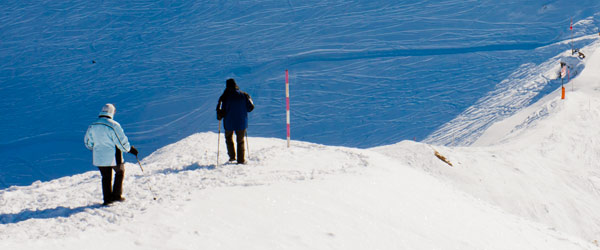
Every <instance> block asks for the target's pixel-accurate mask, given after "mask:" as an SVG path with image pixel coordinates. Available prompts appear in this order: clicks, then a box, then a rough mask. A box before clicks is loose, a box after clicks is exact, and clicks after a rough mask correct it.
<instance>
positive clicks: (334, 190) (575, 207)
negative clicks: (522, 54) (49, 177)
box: [0, 50, 600, 249]
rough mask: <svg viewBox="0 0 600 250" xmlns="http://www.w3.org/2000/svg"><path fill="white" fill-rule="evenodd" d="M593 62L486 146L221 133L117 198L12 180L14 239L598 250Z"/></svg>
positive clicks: (149, 171) (0, 205)
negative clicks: (231, 155)
mask: <svg viewBox="0 0 600 250" xmlns="http://www.w3.org/2000/svg"><path fill="white" fill-rule="evenodd" d="M585 63H586V68H585V70H584V71H583V72H582V73H581V74H580V75H579V77H578V78H576V79H575V80H574V81H572V83H571V84H574V85H575V86H570V85H568V86H567V88H568V89H572V90H571V91H569V92H568V93H567V99H566V100H560V97H559V95H558V92H553V93H551V94H550V95H549V96H548V97H546V98H542V99H540V100H539V101H538V102H536V103H535V104H533V105H532V106H531V107H530V108H528V109H525V110H523V111H521V112H519V113H517V114H516V115H515V116H511V117H509V118H507V119H505V120H504V121H502V122H499V123H497V124H496V125H494V126H492V127H491V128H490V129H488V130H487V131H486V133H484V135H483V136H482V137H481V139H480V141H478V142H477V145H478V146H472V147H443V146H431V145H428V144H423V143H418V142H412V141H404V142H401V143H398V144H395V145H389V146H384V147H378V148H372V149H356V148H347V147H333V146H323V145H319V144H313V143H307V142H300V141H293V143H292V147H291V148H286V146H285V141H283V140H280V139H272V138H259V137H250V138H249V140H250V141H249V142H250V143H249V144H250V149H249V154H248V155H249V156H248V158H249V160H250V163H249V164H248V165H242V166H240V165H219V166H216V156H217V153H218V152H217V150H216V147H215V146H216V145H215V144H216V143H217V141H218V140H217V134H215V133H210V132H209V133H199V134H194V135H192V136H189V137H187V138H185V139H183V140H181V141H179V142H177V143H174V144H171V145H169V146H166V147H164V148H162V149H160V150H158V151H156V152H154V153H153V154H152V155H150V156H148V157H146V158H144V160H143V161H142V163H143V165H144V168H145V171H146V172H145V173H142V172H141V171H140V170H139V167H138V166H137V165H136V164H132V163H128V164H127V166H126V167H127V173H126V181H125V196H126V198H127V200H126V201H125V202H124V203H118V204H115V205H113V206H110V207H100V206H99V205H98V204H99V202H100V198H101V191H100V177H99V174H98V171H90V172H87V173H84V174H79V175H75V176H70V177H64V178H60V179H56V180H53V181H50V182H36V183H34V184H33V185H31V186H26V187H17V186H14V187H11V188H8V189H4V190H1V191H0V232H1V233H0V248H2V249H32V248H44V249H82V248H85V249H103V248H105V247H107V246H115V245H117V246H118V248H121V249H198V248H206V249H240V248H244V249H274V248H275V249H595V248H596V246H597V240H598V234H599V233H600V217H599V216H598V215H597V213H596V211H598V210H599V209H600V199H598V198H599V197H598V196H600V193H599V192H598V190H599V188H600V171H599V170H597V166H596V165H595V162H597V161H598V159H600V154H599V153H597V152H599V151H600V148H599V147H600V146H598V143H597V142H598V141H599V140H600V139H597V138H600V134H599V132H595V131H597V130H596V129H595V126H596V124H598V122H600V102H597V101H593V99H594V98H596V99H597V97H598V96H600V93H599V91H598V89H600V88H599V87H600V74H599V73H598V70H597V69H598V68H600V50H596V52H592V51H590V56H589V57H588V61H586V62H585ZM434 150H437V151H438V152H439V153H441V155H443V156H445V157H446V158H447V159H448V160H449V161H450V162H451V163H453V166H452V167H451V166H449V165H447V164H446V163H444V162H442V161H440V160H439V159H438V158H436V157H435V156H434ZM219 151H220V152H219V153H223V152H225V145H224V144H223V143H221V145H220V148H219ZM221 156H222V157H221V158H222V160H223V159H224V158H225V157H226V156H224V155H223V154H222V155H221ZM153 197H157V198H158V199H157V200H153ZM108 239H110V240H111V242H108V241H107V240H108Z"/></svg>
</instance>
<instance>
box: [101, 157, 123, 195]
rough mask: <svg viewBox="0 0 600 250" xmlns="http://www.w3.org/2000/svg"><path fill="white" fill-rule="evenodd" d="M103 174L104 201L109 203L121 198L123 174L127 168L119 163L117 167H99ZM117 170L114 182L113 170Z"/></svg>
mask: <svg viewBox="0 0 600 250" xmlns="http://www.w3.org/2000/svg"><path fill="white" fill-rule="evenodd" d="M98 169H100V174H101V175H102V196H103V197H104V203H105V204H108V203H111V202H113V201H115V200H119V199H121V194H122V193H123V176H125V168H124V165H123V164H118V166H116V167H98ZM113 170H114V171H115V183H114V185H111V182H112V172H113Z"/></svg>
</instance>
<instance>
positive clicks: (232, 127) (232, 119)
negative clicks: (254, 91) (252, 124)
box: [217, 78, 254, 164]
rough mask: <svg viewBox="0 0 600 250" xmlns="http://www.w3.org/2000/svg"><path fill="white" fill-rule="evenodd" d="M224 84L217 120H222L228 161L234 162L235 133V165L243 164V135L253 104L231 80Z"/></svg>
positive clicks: (246, 94)
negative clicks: (235, 143)
mask: <svg viewBox="0 0 600 250" xmlns="http://www.w3.org/2000/svg"><path fill="white" fill-rule="evenodd" d="M225 83H226V87H225V91H223V94H222V95H221V97H219V102H218V103H217V119H218V120H221V119H223V127H225V142H226V144H227V154H228V155H229V161H235V160H236V151H235V147H234V145H233V133H234V132H235V137H236V142H237V163H238V164H245V163H246V160H245V159H244V153H245V149H244V135H245V133H246V129H247V128H248V112H252V110H254V103H253V102H252V98H251V97H250V95H249V94H248V93H246V92H244V91H241V90H240V88H239V87H238V86H237V84H236V83H235V80H233V78H230V79H227V81H226V82H225Z"/></svg>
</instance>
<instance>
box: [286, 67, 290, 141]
mask: <svg viewBox="0 0 600 250" xmlns="http://www.w3.org/2000/svg"><path fill="white" fill-rule="evenodd" d="M285 103H286V111H285V114H286V124H287V147H288V148H289V147H290V80H289V77H288V70H287V69H286V70H285Z"/></svg>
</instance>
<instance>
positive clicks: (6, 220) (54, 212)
mask: <svg viewBox="0 0 600 250" xmlns="http://www.w3.org/2000/svg"><path fill="white" fill-rule="evenodd" d="M100 207H101V205H100V204H94V205H87V206H81V207H74V208H69V207H62V206H61V207H55V208H49V209H44V210H29V209H27V210H23V211H21V212H19V213H16V214H0V224H13V223H19V222H21V221H26V220H29V219H52V218H58V217H64V218H67V217H69V216H71V215H74V214H77V213H81V212H83V211H85V210H86V209H93V208H100Z"/></svg>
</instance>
